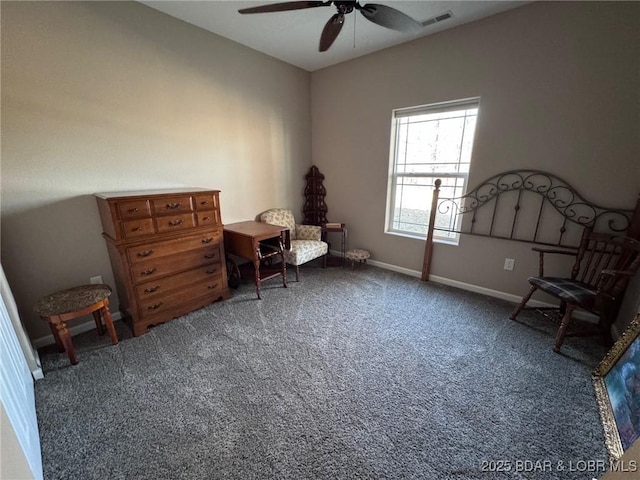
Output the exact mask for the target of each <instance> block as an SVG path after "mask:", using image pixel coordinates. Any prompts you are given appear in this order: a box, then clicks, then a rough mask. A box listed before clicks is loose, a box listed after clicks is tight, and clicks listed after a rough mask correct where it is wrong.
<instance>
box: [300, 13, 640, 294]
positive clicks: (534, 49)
mask: <svg viewBox="0 0 640 480" xmlns="http://www.w3.org/2000/svg"><path fill="white" fill-rule="evenodd" d="M356 40H357V39H356ZM311 85H312V88H311V91H312V125H313V128H312V152H313V154H312V160H313V163H314V164H315V165H317V166H318V167H319V168H320V171H321V172H322V173H324V175H325V176H326V181H325V186H326V188H327V204H328V208H329V214H328V218H329V220H330V221H345V222H347V224H348V226H349V246H350V247H362V248H366V249H368V250H370V251H371V253H372V258H374V259H375V260H378V261H381V262H385V263H388V264H392V265H397V266H400V267H404V268H408V269H412V270H418V271H419V270H421V266H422V258H423V251H424V241H419V240H414V239H409V238H402V237H398V236H392V235H388V234H385V233H384V232H383V231H384V220H385V201H386V192H387V174H388V162H389V132H390V125H391V111H392V109H394V108H400V107H409V106H413V105H422V104H428V103H434V102H442V101H447V100H455V99H462V98H468V97H475V96H479V97H481V106H480V116H479V123H478V127H477V132H476V141H475V146H474V154H473V163H472V167H471V174H470V177H471V178H470V183H471V184H472V185H473V184H474V183H477V182H480V181H482V180H484V179H486V178H488V177H491V176H492V175H494V174H497V173H499V172H502V171H505V170H511V169H517V168H532V169H539V170H546V171H549V172H552V173H554V174H556V175H558V176H560V177H561V178H564V179H567V180H568V181H570V182H571V183H572V184H574V186H575V187H576V188H577V189H578V191H579V192H581V193H582V194H583V195H584V196H585V197H586V198H587V199H589V200H591V201H593V202H596V203H600V204H604V205H607V206H614V207H622V208H633V206H634V205H635V200H636V198H637V195H638V193H639V192H640V135H639V134H638V132H640V113H639V112H640V108H639V103H640V102H639V100H640V99H639V86H640V4H638V3H634V2H627V3H617V2H604V3H596V2H567V3H562V2H535V3H532V4H529V5H526V6H523V7H520V8H518V9H515V10H511V11H508V12H505V13H503V14H500V15H497V16H494V17H490V18H487V19H484V20H481V21H478V22H474V23H471V24H468V25H464V26H461V27H458V28H456V29H452V30H449V31H446V32H443V33H440V34H437V35H433V36H429V37H425V38H422V39H418V40H416V41H413V42H411V43H407V44H404V45H400V46H397V47H394V48H390V49H387V50H384V51H381V52H378V53H374V54H371V55H368V56H366V57H362V58H360V59H356V60H353V61H350V62H346V63H343V64H340V65H337V66H334V67H330V68H326V69H324V70H321V71H318V72H314V73H313V75H312V82H311ZM429 201H430V199H428V198H425V203H427V202H429ZM505 257H510V258H515V259H516V267H515V270H514V271H513V272H507V271H505V270H503V263H504V258H505ZM535 272H537V258H535V257H534V255H533V253H532V252H531V250H530V246H529V245H526V244H522V243H517V242H509V241H499V240H487V239H483V238H478V237H470V236H466V237H464V238H463V239H462V241H461V243H460V246H458V247H455V246H448V245H443V244H439V245H436V247H435V252H434V257H433V263H432V273H433V274H434V275H438V276H442V277H446V278H449V279H454V280H457V281H460V282H466V283H470V284H474V285H479V286H482V287H484V288H489V289H493V290H498V291H501V292H507V293H511V294H514V295H522V294H523V293H524V291H526V290H527V284H526V280H525V278H526V276H528V275H529V274H532V273H535ZM541 298H542V297H541Z"/></svg>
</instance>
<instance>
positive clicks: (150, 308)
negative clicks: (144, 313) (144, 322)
mask: <svg viewBox="0 0 640 480" xmlns="http://www.w3.org/2000/svg"><path fill="white" fill-rule="evenodd" d="M160 305H162V302H158V303H154V304H153V305H149V306H148V307H147V310H157V309H158V308H160Z"/></svg>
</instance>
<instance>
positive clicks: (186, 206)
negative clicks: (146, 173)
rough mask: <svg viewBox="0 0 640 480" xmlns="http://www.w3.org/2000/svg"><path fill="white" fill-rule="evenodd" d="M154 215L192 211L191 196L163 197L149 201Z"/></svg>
mask: <svg viewBox="0 0 640 480" xmlns="http://www.w3.org/2000/svg"><path fill="white" fill-rule="evenodd" d="M151 204H152V205H153V213H154V215H171V214H173V213H184V212H191V211H193V207H192V205H191V196H188V195H185V196H180V197H165V198H156V199H153V200H151Z"/></svg>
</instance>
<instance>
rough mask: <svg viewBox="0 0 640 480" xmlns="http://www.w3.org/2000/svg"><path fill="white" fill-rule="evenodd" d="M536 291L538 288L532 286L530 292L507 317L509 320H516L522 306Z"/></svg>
mask: <svg viewBox="0 0 640 480" xmlns="http://www.w3.org/2000/svg"><path fill="white" fill-rule="evenodd" d="M537 289H538V287H536V286H532V287H531V290H529V293H527V294H526V295H525V296H524V297H522V302H520V305H518V306H517V307H516V308H515V310H514V311H513V313H511V316H510V317H509V318H510V319H511V320H515V319H516V317H517V316H518V315H519V314H520V312H521V311H522V310H523V309H524V306H525V305H526V304H527V302H528V301H529V299H530V298H531V295H533V292H535V291H536V290H537Z"/></svg>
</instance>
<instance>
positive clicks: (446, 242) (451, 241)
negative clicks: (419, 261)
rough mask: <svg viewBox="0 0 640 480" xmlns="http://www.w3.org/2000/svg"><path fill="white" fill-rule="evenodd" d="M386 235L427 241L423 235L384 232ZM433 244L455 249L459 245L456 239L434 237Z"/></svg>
mask: <svg viewBox="0 0 640 480" xmlns="http://www.w3.org/2000/svg"><path fill="white" fill-rule="evenodd" d="M384 233H386V234H387V235H395V236H397V237H404V238H412V239H414V240H422V241H423V242H425V241H426V240H427V237H426V236H425V235H412V234H410V233H404V232H392V231H386V232H384ZM433 243H442V244H444V245H451V246H454V247H457V246H458V244H459V241H458V239H457V238H456V239H451V238H438V237H434V238H433Z"/></svg>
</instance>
